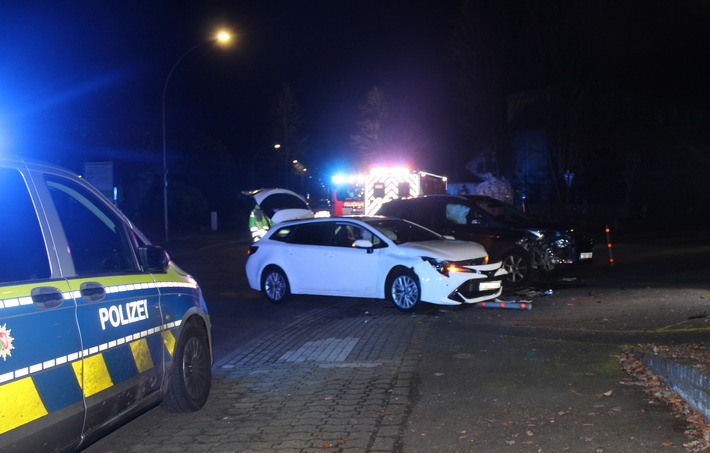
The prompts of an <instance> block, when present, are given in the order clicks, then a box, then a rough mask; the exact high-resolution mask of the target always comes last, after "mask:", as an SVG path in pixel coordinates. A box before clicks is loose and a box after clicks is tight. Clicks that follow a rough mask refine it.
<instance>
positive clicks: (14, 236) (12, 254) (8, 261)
mask: <svg viewBox="0 0 710 453" xmlns="http://www.w3.org/2000/svg"><path fill="white" fill-rule="evenodd" d="M0 212H2V222H0V250H2V253H1V254H0V282H2V283H6V282H16V281H23V280H34V279H44V278H49V277H50V267H49V257H48V256H47V248H46V246H45V243H44V237H43V236H42V230H41V229H40V226H39V220H38V218H37V213H36V211H35V208H34V205H33V204H32V200H31V198H30V194H29V192H28V191H27V186H26V184H25V181H24V179H23V178H22V176H21V175H20V173H19V172H18V171H17V170H14V169H10V168H2V169H0Z"/></svg>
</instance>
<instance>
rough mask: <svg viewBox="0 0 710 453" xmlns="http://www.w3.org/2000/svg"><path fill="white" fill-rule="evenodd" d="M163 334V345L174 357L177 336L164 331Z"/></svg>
mask: <svg viewBox="0 0 710 453" xmlns="http://www.w3.org/2000/svg"><path fill="white" fill-rule="evenodd" d="M161 334H162V335H163V344H165V348H166V349H167V350H168V352H169V353H170V356H171V357H172V355H173V351H174V350H175V335H173V333H172V332H171V331H169V330H164V331H163V332H161Z"/></svg>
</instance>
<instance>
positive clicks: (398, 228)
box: [365, 219, 442, 244]
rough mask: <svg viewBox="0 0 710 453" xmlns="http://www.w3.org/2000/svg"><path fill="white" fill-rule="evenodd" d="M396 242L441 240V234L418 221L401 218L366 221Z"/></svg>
mask: <svg viewBox="0 0 710 453" xmlns="http://www.w3.org/2000/svg"><path fill="white" fill-rule="evenodd" d="M365 222H366V223H367V224H368V225H370V226H371V227H373V228H375V229H376V230H377V231H379V232H380V233H381V234H382V235H383V236H386V237H387V238H389V239H390V240H391V241H392V242H394V243H395V244H404V243H405V242H422V241H439V240H441V239H442V237H441V236H439V235H438V234H436V233H434V232H433V231H430V230H427V229H426V228H424V227H421V226H419V225H417V224H416V223H412V222H407V221H406V220H400V219H369V220H366V221H365Z"/></svg>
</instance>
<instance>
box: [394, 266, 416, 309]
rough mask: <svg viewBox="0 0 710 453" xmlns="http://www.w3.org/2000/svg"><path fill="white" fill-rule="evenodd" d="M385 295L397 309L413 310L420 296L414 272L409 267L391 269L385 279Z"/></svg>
mask: <svg viewBox="0 0 710 453" xmlns="http://www.w3.org/2000/svg"><path fill="white" fill-rule="evenodd" d="M387 297H388V298H389V300H390V301H392V303H393V304H394V306H395V307H396V308H397V309H399V310H402V311H411V310H414V307H415V306H416V305H417V302H419V299H420V297H421V289H420V288H419V279H418V278H417V276H416V274H415V273H414V272H412V271H410V270H409V269H397V270H395V271H393V272H392V274H391V275H390V276H389V278H388V279H387Z"/></svg>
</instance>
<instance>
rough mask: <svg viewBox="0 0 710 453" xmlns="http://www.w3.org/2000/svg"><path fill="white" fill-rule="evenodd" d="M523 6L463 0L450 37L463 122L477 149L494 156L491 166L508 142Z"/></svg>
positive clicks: (490, 0) (500, 1)
mask: <svg viewBox="0 0 710 453" xmlns="http://www.w3.org/2000/svg"><path fill="white" fill-rule="evenodd" d="M519 9H520V8H519V6H516V4H515V2H511V1H509V0H463V1H462V2H461V7H460V14H459V16H458V23H457V25H456V28H455V29H454V32H453V35H452V39H451V43H450V59H451V61H452V62H453V63H454V64H455V65H456V66H457V67H458V69H459V71H458V74H459V77H458V87H459V93H460V96H459V100H460V107H461V110H462V119H463V127H464V128H465V130H466V132H467V133H468V137H467V141H468V142H469V143H471V148H472V151H473V153H477V152H479V151H486V152H487V153H489V155H491V156H492V162H490V164H491V167H493V168H491V171H493V172H494V173H496V174H500V167H499V164H500V163H501V162H503V158H504V156H503V154H504V151H505V149H506V148H507V142H508V137H507V127H506V123H507V120H506V108H507V106H506V96H507V94H508V93H509V91H510V83H511V80H512V74H513V73H515V71H514V70H511V69H510V68H511V66H512V65H514V62H515V61H516V60H515V58H514V54H515V52H514V49H515V46H514V44H515V38H516V36H517V34H516V30H517V29H518V25H517V24H518V21H519Z"/></svg>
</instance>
